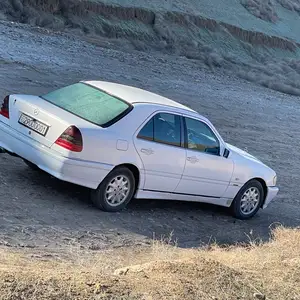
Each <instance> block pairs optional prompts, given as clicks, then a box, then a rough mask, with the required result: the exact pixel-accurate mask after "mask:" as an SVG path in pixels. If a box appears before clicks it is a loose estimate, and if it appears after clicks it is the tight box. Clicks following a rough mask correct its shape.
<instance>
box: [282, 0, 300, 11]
mask: <svg viewBox="0 0 300 300" xmlns="http://www.w3.org/2000/svg"><path fill="white" fill-rule="evenodd" d="M277 2H278V3H279V4H281V6H282V7H284V8H286V9H288V10H291V11H296V12H298V13H300V0H277Z"/></svg>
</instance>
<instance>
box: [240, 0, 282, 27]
mask: <svg viewBox="0 0 300 300" xmlns="http://www.w3.org/2000/svg"><path fill="white" fill-rule="evenodd" d="M283 1H287V0H283ZM241 4H242V5H243V6H244V7H245V8H246V9H247V10H248V11H249V12H250V13H251V14H252V15H254V16H255V17H257V18H260V19H262V20H264V21H268V22H272V23H276V21H277V20H278V15H277V13H276V11H275V8H274V3H273V0H241Z"/></svg>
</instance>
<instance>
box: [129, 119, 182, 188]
mask: <svg viewBox="0 0 300 300" xmlns="http://www.w3.org/2000/svg"><path fill="white" fill-rule="evenodd" d="M182 139H183V137H182V134H181V116H179V115H175V114H171V113H157V114H155V115H154V116H153V117H152V118H151V119H150V120H149V121H148V122H147V123H146V124H145V125H144V127H143V128H142V129H141V130H140V132H139V133H138V135H137V137H136V138H135V141H134V144H135V147H136V150H137V152H138V154H139V155H140V157H141V160H142V162H143V165H144V172H145V185H144V188H143V189H144V190H148V191H157V192H174V191H175V189H176V187H177V185H178V184H179V181H180V179H181V176H182V172H183V170H184V166H185V159H186V153H185V149H184V148H183V147H182V146H183V143H182Z"/></svg>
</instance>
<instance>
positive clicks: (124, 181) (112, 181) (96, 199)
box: [91, 167, 136, 212]
mask: <svg viewBox="0 0 300 300" xmlns="http://www.w3.org/2000/svg"><path fill="white" fill-rule="evenodd" d="M135 185H136V182H135V178H134V176H133V174H132V172H131V171H130V170H129V169H127V168H126V167H119V168H116V169H114V170H112V171H111V172H110V173H109V174H108V175H107V177H106V178H105V179H104V180H103V181H102V182H101V183H100V185H99V187H98V188H97V189H96V190H92V191H91V200H92V202H93V204H94V205H95V206H96V207H97V208H99V209H101V210H103V211H107V212H117V211H120V210H122V209H124V208H125V207H126V206H127V204H128V203H129V202H130V200H131V199H132V198H133V195H134V192H135ZM126 188H127V190H126ZM124 195H126V196H125V197H123V196H124ZM110 196H112V197H111V198H110ZM120 197H121V198H122V197H123V198H122V199H121V198H120ZM114 201H115V202H114ZM112 202H114V203H112ZM118 202H119V203H118Z"/></svg>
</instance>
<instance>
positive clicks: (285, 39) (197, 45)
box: [0, 0, 300, 96]
mask: <svg viewBox="0 0 300 300" xmlns="http://www.w3.org/2000/svg"><path fill="white" fill-rule="evenodd" d="M292 1H294V2H292ZM298 2H299V0H277V1H276V2H275V1H262V0H260V1H259V0H230V1H226V4H225V3H224V1H220V0H212V1H207V0H201V1H195V0H188V1H185V2H184V4H183V3H181V1H177V0H175V1H172V3H171V1H164V2H163V3H161V1H158V0H157V1H151V3H150V4H149V3H148V1H137V0H126V1H120V0H112V1H108V0H106V1H95V0H94V1H93V0H86V1H85V0H84V1H80V0H4V1H2V2H1V4H0V9H1V11H2V12H3V17H5V18H8V19H14V20H17V21H20V22H25V23H30V24H33V25H38V26H43V27H48V28H52V29H55V30H65V29H73V30H74V29H77V31H76V32H77V33H81V34H82V33H84V35H85V37H88V38H89V39H90V40H92V39H93V41H94V42H96V41H97V37H99V36H101V37H104V38H109V39H111V40H112V41H114V42H116V41H118V45H119V47H120V46H123V47H125V45H126V47H127V49H132V48H134V49H136V50H140V51H160V52H163V53H167V54H173V55H181V56H186V57H188V58H190V59H195V60H196V61H195V63H198V64H199V67H201V65H202V64H205V65H207V66H209V67H211V68H219V67H222V68H224V69H226V70H228V71H233V72H234V73H236V74H237V75H238V76H240V77H242V78H245V79H247V80H250V81H254V82H257V83H259V84H261V85H263V86H266V87H269V88H273V89H275V90H279V91H282V92H285V93H290V94H293V95H298V96H299V95H300V62H299V57H300V51H299V44H300V35H299V34H298V33H300V29H299V28H300V5H299V8H298V6H297V5H298V4H297V3H298ZM120 41H122V43H120Z"/></svg>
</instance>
